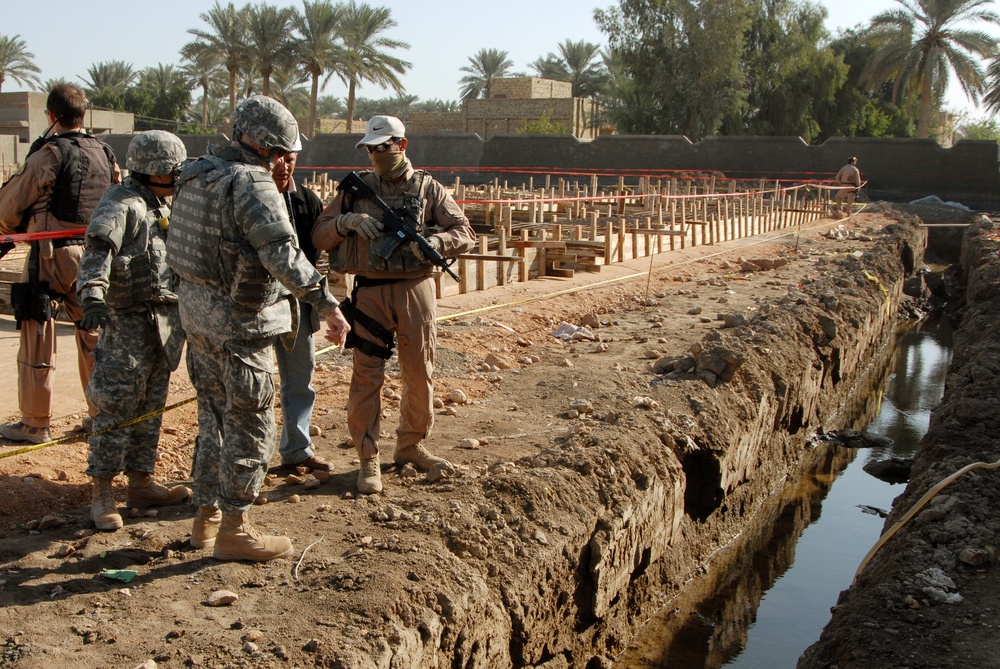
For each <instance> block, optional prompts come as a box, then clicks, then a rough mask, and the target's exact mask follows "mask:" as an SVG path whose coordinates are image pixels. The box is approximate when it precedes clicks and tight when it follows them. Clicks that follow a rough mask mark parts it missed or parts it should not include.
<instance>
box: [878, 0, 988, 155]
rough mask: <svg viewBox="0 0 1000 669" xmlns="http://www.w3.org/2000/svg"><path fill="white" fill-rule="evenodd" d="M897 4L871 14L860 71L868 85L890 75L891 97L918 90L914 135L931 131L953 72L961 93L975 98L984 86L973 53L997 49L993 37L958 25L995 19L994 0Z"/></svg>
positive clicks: (906, 1)
mask: <svg viewBox="0 0 1000 669" xmlns="http://www.w3.org/2000/svg"><path fill="white" fill-rule="evenodd" d="M896 2H898V3H899V4H900V5H902V7H903V8H902V9H890V10H888V11H885V12H882V13H881V14H879V15H877V16H875V17H874V18H872V20H871V24H870V25H869V27H868V29H867V30H866V31H865V40H866V41H867V42H868V44H869V45H871V46H873V47H875V53H874V54H873V56H872V59H871V61H870V62H869V64H868V66H867V67H866V68H865V70H864V72H863V73H862V81H864V82H865V83H866V84H867V85H868V86H871V87H872V89H875V88H878V87H879V86H881V85H882V84H884V83H885V82H887V81H889V80H890V79H891V80H893V82H894V86H893V96H894V97H896V96H898V95H900V94H905V93H906V92H907V91H908V90H913V89H916V90H917V91H918V98H919V105H920V113H919V116H918V120H917V137H929V136H930V121H931V112H932V110H933V109H934V108H936V107H937V105H938V102H939V101H940V100H941V98H942V97H943V95H944V92H945V89H946V87H947V85H948V75H949V73H954V74H955V77H956V79H958V83H959V85H960V86H961V87H962V90H963V91H965V94H966V96H967V97H968V98H969V99H970V100H971V101H972V102H973V103H977V102H978V100H979V96H980V95H981V94H982V92H983V88H984V85H985V81H984V76H983V71H982V67H981V66H980V65H979V63H978V61H977V60H976V58H977V57H978V58H988V57H990V56H992V55H994V54H995V53H996V40H995V39H994V38H993V37H991V36H990V35H989V34H987V33H985V32H982V31H980V30H972V29H963V28H960V27H958V24H961V23H964V22H966V21H978V22H984V23H991V24H994V25H997V24H1000V16H998V15H997V13H996V12H995V11H993V9H992V7H993V6H994V0H896Z"/></svg>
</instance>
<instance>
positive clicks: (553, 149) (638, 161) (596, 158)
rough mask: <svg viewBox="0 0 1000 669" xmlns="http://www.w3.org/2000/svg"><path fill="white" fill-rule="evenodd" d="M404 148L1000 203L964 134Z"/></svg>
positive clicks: (311, 149)
mask: <svg viewBox="0 0 1000 669" xmlns="http://www.w3.org/2000/svg"><path fill="white" fill-rule="evenodd" d="M360 138H361V134H360V133H353V134H337V135H319V136H317V137H316V138H315V139H313V140H311V141H307V142H306V143H305V145H304V147H303V150H302V153H301V155H300V156H299V170H300V171H301V172H302V173H306V172H311V171H317V172H329V173H330V176H331V177H332V178H339V177H340V176H341V174H342V173H343V172H345V171H347V170H349V169H358V168H367V167H369V166H370V163H369V161H368V157H367V156H366V155H365V154H364V152H361V151H357V150H356V149H355V148H354V144H355V143H356V142H357V141H358V140H359V139H360ZM129 139H131V138H130V137H128V136H126V137H124V138H122V140H119V139H118V138H116V137H114V136H111V139H109V140H108V141H109V143H111V144H112V146H114V148H115V150H116V152H118V155H119V156H122V157H124V155H125V147H127V146H128V140H129ZM210 139H211V140H213V141H216V142H218V141H221V136H220V135H189V136H185V137H184V140H185V144H186V145H187V147H188V152H189V153H190V155H199V154H200V153H202V152H204V150H205V146H206V143H207V141H208V140H210ZM116 142H123V143H116ZM407 153H408V154H409V156H410V159H411V160H412V161H413V164H414V165H416V166H418V167H426V168H429V169H432V170H433V169H435V168H437V169H439V170H443V171H442V173H441V178H442V180H443V181H446V182H447V181H449V180H450V179H451V177H452V175H455V174H458V175H461V177H462V180H463V181H466V182H471V183H476V182H484V181H488V180H491V179H493V178H494V177H496V176H502V178H504V179H507V180H509V181H510V182H511V183H515V182H517V180H518V179H519V175H518V174H517V172H516V169H517V168H524V167H530V168H537V169H539V170H545V171H550V172H552V173H558V172H577V171H583V172H594V173H597V174H599V175H602V177H605V178H606V179H607V181H609V182H610V181H611V180H615V181H616V180H617V176H618V175H619V174H624V175H639V174H650V175H653V176H662V177H669V176H670V175H671V174H677V173H681V172H721V173H723V174H725V175H726V176H727V177H731V178H738V179H751V180H756V179H777V178H780V179H782V180H784V181H798V180H821V179H830V178H832V177H833V175H834V174H835V173H836V171H837V170H838V169H840V167H841V166H842V165H843V164H844V163H845V161H846V160H847V158H848V157H849V156H852V155H853V156H857V157H858V167H859V168H860V169H861V176H862V178H863V179H865V180H867V181H868V185H867V187H866V192H867V194H868V196H869V197H870V198H872V199H888V200H902V199H907V200H909V199H915V198H919V197H924V196H926V195H937V196H939V197H941V198H942V199H944V200H957V201H959V202H962V203H964V204H966V205H968V206H970V207H973V208H989V207H996V206H1000V146H998V144H997V143H996V142H994V141H982V140H962V141H960V142H958V143H956V144H955V145H954V146H953V147H951V148H947V149H945V148H942V147H940V146H939V145H938V144H937V143H936V142H934V141H932V140H921V139H868V138H836V139H830V140H827V141H826V142H825V143H824V144H821V145H819V146H810V145H808V144H806V143H805V142H804V141H802V140H801V139H800V138H798V137H709V138H707V139H705V140H703V141H701V142H698V143H697V144H695V143H692V142H690V141H689V140H688V139H687V138H686V137H681V136H666V135H648V136H627V135H602V136H600V137H598V138H597V139H595V140H593V141H590V142H584V141H580V140H577V139H576V138H574V137H569V136H555V135H542V136H539V135H531V136H529V135H503V136H500V135H498V136H496V137H493V138H491V139H489V140H483V139H481V138H480V137H479V136H478V135H474V134H453V133H441V134H419V133H413V134H412V135H411V137H410V145H409V148H408V149H407ZM445 168H447V169H445ZM504 170H509V171H507V172H505V171H504ZM524 180H525V181H526V180H527V175H525V176H524Z"/></svg>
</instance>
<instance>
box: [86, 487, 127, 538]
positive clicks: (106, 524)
mask: <svg viewBox="0 0 1000 669" xmlns="http://www.w3.org/2000/svg"><path fill="white" fill-rule="evenodd" d="M91 480H92V481H93V482H94V492H93V495H92V497H91V500H90V517H91V519H93V521H94V525H96V526H97V529H99V530H117V529H119V528H120V527H121V526H122V516H121V514H120V513H118V507H116V506H115V497H114V495H113V494H112V492H111V479H110V478H102V477H99V476H93V477H91Z"/></svg>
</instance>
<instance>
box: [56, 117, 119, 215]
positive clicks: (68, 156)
mask: <svg viewBox="0 0 1000 669" xmlns="http://www.w3.org/2000/svg"><path fill="white" fill-rule="evenodd" d="M48 142H52V143H54V144H55V145H56V146H58V147H59V155H60V157H61V159H60V162H59V172H58V173H57V174H56V181H55V185H54V186H53V188H52V197H51V198H50V199H49V206H48V208H49V212H50V213H51V214H52V216H54V217H55V218H57V219H58V220H60V221H62V222H64V223H69V224H70V225H73V226H83V227H86V225H87V223H89V222H90V215H91V213H92V212H93V211H94V209H95V208H96V207H97V203H98V202H100V201H101V196H102V195H104V191H106V190H107V189H108V186H110V185H111V182H112V180H113V179H114V167H113V165H114V162H115V157H114V154H113V153H111V149H110V148H109V147H108V146H107V145H106V144H104V142H102V141H100V140H99V139H97V138H96V137H94V136H93V135H89V134H86V133H82V132H68V133H65V134H62V135H54V136H53V137H51V138H48V139H47V140H46V142H45V143H48Z"/></svg>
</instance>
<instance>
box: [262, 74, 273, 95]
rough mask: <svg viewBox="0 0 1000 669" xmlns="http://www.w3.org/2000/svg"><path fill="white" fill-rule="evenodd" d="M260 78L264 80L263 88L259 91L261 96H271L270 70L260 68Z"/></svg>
mask: <svg viewBox="0 0 1000 669" xmlns="http://www.w3.org/2000/svg"><path fill="white" fill-rule="evenodd" d="M260 78H261V79H263V80H264V86H263V89H262V90H261V95H267V96H268V97H270V95H271V68H269V67H262V68H260Z"/></svg>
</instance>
